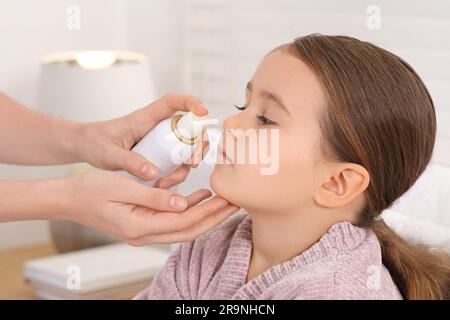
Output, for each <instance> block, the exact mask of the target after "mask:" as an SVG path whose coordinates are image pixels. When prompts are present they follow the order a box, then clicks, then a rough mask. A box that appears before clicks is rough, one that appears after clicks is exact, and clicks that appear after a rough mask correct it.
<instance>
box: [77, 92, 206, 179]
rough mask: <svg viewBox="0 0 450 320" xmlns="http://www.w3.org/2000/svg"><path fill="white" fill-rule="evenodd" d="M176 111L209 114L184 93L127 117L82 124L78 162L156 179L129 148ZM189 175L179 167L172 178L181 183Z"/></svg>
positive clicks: (153, 171) (151, 167) (154, 171)
mask: <svg viewBox="0 0 450 320" xmlns="http://www.w3.org/2000/svg"><path fill="white" fill-rule="evenodd" d="M177 111H192V112H193V113H194V114H196V115H198V116H204V115H207V114H208V110H207V109H206V107H205V106H203V104H202V103H201V102H200V101H199V100H198V99H197V98H195V97H193V96H189V95H184V94H176V93H173V94H168V95H166V96H164V97H162V98H161V99H159V100H157V101H155V102H153V103H151V104H150V105H148V106H147V107H144V108H142V109H139V110H137V111H134V112H132V113H130V114H128V115H126V116H123V117H120V118H117V119H113V120H109V121H100V122H94V123H88V124H83V125H81V126H80V129H79V131H78V133H77V135H79V140H78V143H77V146H76V151H75V152H76V153H77V154H78V155H79V158H80V161H85V162H88V163H90V164H92V165H93V166H95V167H97V168H101V169H108V170H112V169H124V170H126V171H128V172H129V173H130V174H132V175H134V176H137V177H139V178H141V179H144V180H152V179H155V178H156V177H157V176H158V175H159V173H158V169H157V168H156V167H155V166H154V165H153V164H152V163H151V161H150V160H147V159H145V158H144V157H143V156H141V155H139V154H137V153H135V152H132V151H130V149H131V148H132V147H133V146H134V145H135V144H136V143H137V142H138V141H139V140H141V139H142V138H143V137H144V136H145V135H146V134H147V133H148V132H149V131H150V130H151V129H152V128H153V127H155V126H156V125H157V124H158V123H159V122H160V121H162V120H164V119H166V118H168V117H170V116H172V115H173V114H174V113H175V112H177ZM203 147H204V146H203ZM197 160H198V159H197ZM191 165H192V164H191ZM194 165H195V163H194ZM188 172H189V167H188V166H182V167H181V168H179V170H178V171H177V174H176V176H175V178H176V181H180V178H182V179H183V180H184V178H186V176H187V174H188ZM172 180H173V179H172Z"/></svg>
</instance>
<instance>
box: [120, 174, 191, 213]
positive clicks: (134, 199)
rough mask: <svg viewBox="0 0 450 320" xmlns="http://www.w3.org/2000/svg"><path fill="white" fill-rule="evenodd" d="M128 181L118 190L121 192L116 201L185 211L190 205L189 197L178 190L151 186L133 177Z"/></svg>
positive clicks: (164, 209) (150, 207)
mask: <svg viewBox="0 0 450 320" xmlns="http://www.w3.org/2000/svg"><path fill="white" fill-rule="evenodd" d="M127 182H128V183H126V184H125V185H124V186H123V187H121V188H120V190H118V191H119V194H118V199H117V200H116V201H118V202H123V203H128V204H134V205H138V206H142V207H145V208H148V209H152V210H156V211H172V212H173V211H183V210H185V209H186V208H187V207H188V201H187V199H186V198H185V197H183V196H182V195H180V194H178V193H176V192H172V191H169V190H164V189H158V188H149V187H147V186H144V185H142V184H140V183H139V182H136V181H133V180H131V179H127ZM174 214H178V213H174Z"/></svg>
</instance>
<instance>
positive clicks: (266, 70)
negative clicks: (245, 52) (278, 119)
mask: <svg viewBox="0 0 450 320" xmlns="http://www.w3.org/2000/svg"><path fill="white" fill-rule="evenodd" d="M251 83H252V87H253V92H254V94H257V93H258V91H268V92H273V93H274V94H277V95H279V96H280V97H282V98H283V101H284V102H285V103H286V106H287V107H288V108H289V109H298V107H299V106H302V105H309V106H316V107H315V108H314V109H317V108H319V107H320V106H323V105H325V103H324V96H323V93H322V88H321V84H320V82H319V80H318V79H317V78H316V76H315V75H314V73H313V72H312V71H311V70H310V68H309V67H308V66H307V65H306V64H305V63H304V62H303V61H302V60H300V59H299V58H298V57H295V56H294V55H293V54H290V53H288V52H287V51H286V50H281V49H279V50H275V51H272V52H270V53H269V54H267V55H266V56H264V58H263V59H262V60H261V62H260V64H259V65H258V67H257V69H256V71H255V73H254V75H253V77H252V79H251ZM293 111H294V110H293ZM294 112H295V111H294Z"/></svg>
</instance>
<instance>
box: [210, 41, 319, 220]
mask: <svg viewBox="0 0 450 320" xmlns="http://www.w3.org/2000/svg"><path fill="white" fill-rule="evenodd" d="M242 107H245V110H243V111H241V112H239V113H237V114H236V115H234V116H232V117H230V118H228V119H226V120H225V121H224V130H225V132H224V135H223V136H224V138H223V140H222V147H223V149H224V151H225V154H226V157H228V158H230V159H231V160H233V159H234V161H230V159H225V160H224V163H223V164H220V163H219V164H217V165H216V167H215V169H214V172H213V174H212V176H211V186H212V188H213V190H214V191H215V192H216V193H217V194H219V195H220V196H222V197H223V198H225V199H227V200H228V201H230V202H232V203H234V204H236V205H238V206H241V207H243V208H244V209H246V210H248V211H252V210H258V212H273V211H277V212H281V213H283V212H292V211H295V210H296V208H299V207H302V208H304V207H305V206H311V205H312V204H313V197H312V195H313V193H314V190H315V189H316V188H317V187H318V186H319V180H318V176H320V171H321V170H320V169H321V164H322V163H323V158H322V153H321V128H320V121H319V119H320V114H321V113H322V112H323V109H324V107H325V103H324V99H323V94H322V91H321V88H320V83H319V82H318V80H317V79H316V78H315V76H314V75H313V73H312V72H311V71H310V70H309V68H308V67H307V66H306V65H305V64H304V63H303V62H302V61H301V60H299V59H298V58H296V57H294V56H293V55H292V54H289V53H288V52H286V50H285V49H283V48H282V49H277V50H276V51H273V52H271V53H270V54H268V55H267V56H265V57H264V59H263V60H262V61H261V63H260V65H259V66H258V68H257V70H256V72H255V74H254V75H253V77H252V79H251V81H250V82H249V83H248V85H247V88H246V102H245V105H244V106H242ZM239 130H241V132H239ZM255 137H257V139H258V140H257V141H258V143H257V145H256V144H255V143H254V142H255V141H256V139H254V138H255ZM263 141H267V142H266V143H267V150H266V148H264V147H263V145H264V143H263ZM255 147H256V148H255ZM220 150H221V148H220V147H219V154H218V156H219V158H220V156H221V151H220ZM250 154H252V155H253V156H254V157H256V161H254V160H253V161H250V159H251V156H250ZM239 155H240V156H241V158H239ZM242 159H244V160H245V161H242ZM253 159H255V158H253ZM230 162H233V163H232V164H231V163H230ZM236 162H237V163H236ZM242 162H244V163H242Z"/></svg>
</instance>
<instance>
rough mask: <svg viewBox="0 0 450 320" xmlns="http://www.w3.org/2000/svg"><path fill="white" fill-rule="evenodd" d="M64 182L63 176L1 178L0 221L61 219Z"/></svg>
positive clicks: (64, 204) (65, 195) (64, 207)
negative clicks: (52, 177) (17, 179)
mask: <svg viewBox="0 0 450 320" xmlns="http://www.w3.org/2000/svg"><path fill="white" fill-rule="evenodd" d="M66 184H67V181H66V179H52V180H22V181H14V180H3V181H2V180H0V222H4V221H17V220H35V219H61V218H64V214H65V213H66V212H67V204H68V202H69V196H68V194H69V193H68V192H66V191H67V186H66Z"/></svg>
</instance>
